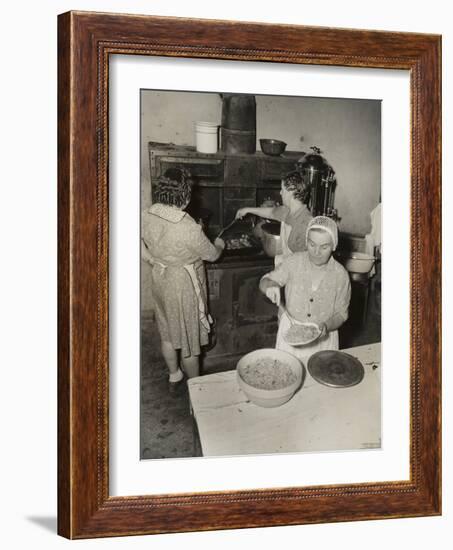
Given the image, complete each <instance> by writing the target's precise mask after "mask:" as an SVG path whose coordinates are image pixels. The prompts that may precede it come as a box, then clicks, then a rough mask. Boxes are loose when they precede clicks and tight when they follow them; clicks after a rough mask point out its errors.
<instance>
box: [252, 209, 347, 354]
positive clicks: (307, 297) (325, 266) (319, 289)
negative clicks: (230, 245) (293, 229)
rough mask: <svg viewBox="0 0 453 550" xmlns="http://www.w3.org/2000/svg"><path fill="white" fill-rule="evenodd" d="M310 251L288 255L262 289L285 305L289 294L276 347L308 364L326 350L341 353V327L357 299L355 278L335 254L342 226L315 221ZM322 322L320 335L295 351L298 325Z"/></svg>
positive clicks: (309, 238)
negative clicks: (289, 336) (288, 336)
mask: <svg viewBox="0 0 453 550" xmlns="http://www.w3.org/2000/svg"><path fill="white" fill-rule="evenodd" d="M306 242H307V251H306V252H300V253H296V254H293V255H291V256H287V257H286V258H284V259H283V261H282V262H281V264H280V265H279V266H278V267H276V268H275V269H274V271H271V272H270V273H268V274H266V275H264V277H263V278H262V279H261V281H260V290H261V291H262V292H263V293H264V294H265V295H266V296H267V297H268V298H269V299H270V300H271V301H272V302H273V303H275V304H277V305H280V289H281V288H284V291H285V303H286V306H285V310H284V311H283V313H282V315H281V316H280V320H279V326H278V332H277V341H276V346H275V347H276V348H277V349H281V350H284V351H288V352H289V353H292V354H293V355H295V356H296V357H298V358H299V359H300V360H301V361H302V362H303V363H305V364H306V363H307V361H308V359H309V358H310V356H311V355H313V354H314V353H316V352H317V351H321V350H337V349H338V328H339V327H340V326H341V325H342V324H343V323H344V322H345V321H346V319H347V318H348V307H349V302H350V300H351V283H350V280H349V275H348V273H347V271H346V270H345V269H344V267H343V266H342V265H340V264H339V263H338V262H337V261H336V260H335V259H334V258H333V257H332V253H333V251H334V250H335V248H336V247H337V244H338V229H337V225H336V223H335V222H334V221H333V220H332V219H330V218H327V217H325V216H317V217H316V218H313V219H312V220H311V222H310V223H309V225H308V227H307V232H306ZM306 322H310V323H316V324H317V325H318V326H319V329H320V336H319V338H318V339H317V340H315V341H314V342H313V343H312V344H309V345H307V346H292V345H290V344H288V343H287V342H286V341H285V339H284V335H285V333H286V332H287V330H288V329H289V328H290V327H291V324H292V323H306Z"/></svg>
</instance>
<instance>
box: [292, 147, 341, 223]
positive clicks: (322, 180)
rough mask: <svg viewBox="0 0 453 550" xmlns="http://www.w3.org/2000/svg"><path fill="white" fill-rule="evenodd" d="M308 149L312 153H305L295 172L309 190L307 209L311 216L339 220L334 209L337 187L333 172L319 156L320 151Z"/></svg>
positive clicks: (316, 148) (314, 148)
mask: <svg viewBox="0 0 453 550" xmlns="http://www.w3.org/2000/svg"><path fill="white" fill-rule="evenodd" d="M310 149H311V150H312V152H311V153H306V154H305V155H304V156H303V157H301V158H300V159H299V160H298V162H297V170H298V171H299V172H300V173H301V175H302V177H303V179H304V181H305V182H306V183H308V184H309V186H310V190H311V192H310V201H309V204H308V208H309V209H310V211H311V213H312V215H313V216H328V217H329V218H333V219H334V220H339V217H338V212H337V210H336V209H335V208H334V201H335V188H336V186H337V180H336V177H335V171H334V169H333V168H332V166H330V164H329V163H328V162H327V160H326V159H325V158H324V157H323V156H322V155H321V149H319V148H318V147H310Z"/></svg>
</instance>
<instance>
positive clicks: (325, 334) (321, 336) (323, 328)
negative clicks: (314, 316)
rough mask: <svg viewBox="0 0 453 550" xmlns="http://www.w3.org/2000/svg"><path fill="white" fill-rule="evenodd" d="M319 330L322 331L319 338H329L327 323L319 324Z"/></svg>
mask: <svg viewBox="0 0 453 550" xmlns="http://www.w3.org/2000/svg"><path fill="white" fill-rule="evenodd" d="M318 328H319V331H320V332H319V336H318V338H324V336H327V333H328V332H329V331H328V330H327V325H326V323H319V324H318Z"/></svg>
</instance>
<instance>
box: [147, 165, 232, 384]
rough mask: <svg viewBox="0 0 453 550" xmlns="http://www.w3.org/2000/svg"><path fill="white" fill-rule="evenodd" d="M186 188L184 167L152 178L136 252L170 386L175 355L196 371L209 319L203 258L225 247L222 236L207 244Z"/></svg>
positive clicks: (176, 377)
mask: <svg viewBox="0 0 453 550" xmlns="http://www.w3.org/2000/svg"><path fill="white" fill-rule="evenodd" d="M191 189H192V181H191V179H190V177H189V175H188V173H187V172H186V171H185V170H181V169H178V168H172V169H169V170H167V171H166V172H165V175H164V176H163V177H161V178H159V180H158V182H157V190H156V193H155V197H156V199H157V201H156V202H155V203H154V204H153V205H152V206H151V207H150V208H149V209H148V210H146V211H145V212H144V213H143V215H142V224H143V227H142V257H143V259H144V260H146V261H148V262H149V263H150V264H151V266H152V291H153V298H154V308H155V309H154V312H155V317H156V322H157V327H158V330H159V334H160V337H161V351H162V355H163V357H164V360H165V363H166V365H167V367H168V370H169V372H170V376H169V381H170V389H172V384H178V382H180V381H181V380H182V379H183V373H182V371H181V370H180V368H179V358H181V362H182V366H183V368H184V371H185V373H186V374H187V376H188V377H189V378H192V377H194V376H198V375H199V372H200V365H199V356H200V352H201V347H202V346H204V345H206V344H207V343H208V340H209V338H208V335H209V332H210V330H211V323H212V319H211V317H210V315H209V313H208V310H207V287H206V274H205V270H204V265H203V261H204V260H205V261H211V262H213V261H215V260H217V258H218V257H219V256H220V255H221V253H222V251H223V249H224V247H225V243H224V241H223V240H222V239H216V241H215V242H214V244H212V243H211V241H210V240H209V239H208V238H207V237H206V235H205V234H204V233H203V230H202V228H201V226H200V225H199V224H197V223H196V222H195V220H193V218H191V217H190V216H189V214H187V213H186V212H184V209H185V208H186V207H187V205H188V204H189V201H190V197H191Z"/></svg>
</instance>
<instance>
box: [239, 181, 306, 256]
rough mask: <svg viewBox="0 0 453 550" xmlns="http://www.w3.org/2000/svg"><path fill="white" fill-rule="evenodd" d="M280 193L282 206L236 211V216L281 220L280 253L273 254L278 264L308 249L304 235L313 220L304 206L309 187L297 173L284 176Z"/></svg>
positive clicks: (246, 208)
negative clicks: (249, 215)
mask: <svg viewBox="0 0 453 550" xmlns="http://www.w3.org/2000/svg"><path fill="white" fill-rule="evenodd" d="M280 195H281V197H282V205H281V206H259V207H251V208H249V207H245V208H240V209H239V210H238V211H237V212H236V218H237V219H241V218H243V217H244V216H246V215H247V214H253V215H254V216H259V217H260V218H265V219H269V220H275V221H279V222H280V237H281V239H280V241H281V243H282V254H279V255H278V256H276V257H275V266H278V265H279V264H280V263H281V261H282V260H283V258H284V257H286V256H288V255H290V254H292V253H294V252H301V251H303V250H306V249H307V247H306V242H305V234H306V231H307V225H308V223H309V221H310V220H311V219H312V215H311V213H310V211H309V210H308V207H307V203H308V200H309V198H310V187H309V185H308V184H306V183H305V182H304V180H303V178H302V176H301V175H300V173H299V172H290V173H289V174H287V175H286V176H284V177H283V179H282V182H281V190H280Z"/></svg>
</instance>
